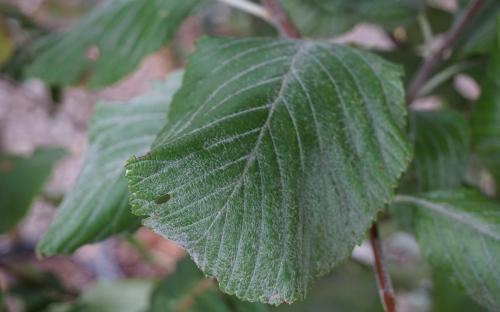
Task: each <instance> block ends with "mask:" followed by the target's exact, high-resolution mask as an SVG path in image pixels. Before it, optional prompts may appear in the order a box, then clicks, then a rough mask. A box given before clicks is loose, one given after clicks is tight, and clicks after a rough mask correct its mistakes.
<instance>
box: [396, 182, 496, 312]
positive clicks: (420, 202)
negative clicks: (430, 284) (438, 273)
mask: <svg viewBox="0 0 500 312" xmlns="http://www.w3.org/2000/svg"><path fill="white" fill-rule="evenodd" d="M397 201H399V202H404V203H409V204H412V205H415V206H416V207H418V208H419V209H418V216H417V219H416V233H417V240H418V242H419V245H420V249H421V250H422V253H423V254H424V255H425V256H426V257H427V258H428V259H429V260H430V262H431V263H432V264H434V265H436V266H437V267H438V268H441V269H444V270H450V271H451V272H452V274H451V276H452V278H453V279H454V280H455V281H456V282H458V283H460V284H461V286H462V287H464V288H465V290H466V291H467V293H468V294H469V295H470V296H471V297H472V298H473V299H474V300H476V301H478V302H479V303H481V304H482V305H484V306H485V307H487V308H488V309H490V310H492V311H499V310H500V296H498V294H500V268H499V267H498V264H499V263H500V204H498V203H496V202H493V201H492V200H491V199H488V198H487V197H485V196H484V195H482V194H480V193H479V192H477V191H475V190H468V189H456V190H449V191H437V192H432V193H426V194H422V195H419V196H418V197H412V196H398V197H397Z"/></svg>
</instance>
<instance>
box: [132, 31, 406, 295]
mask: <svg viewBox="0 0 500 312" xmlns="http://www.w3.org/2000/svg"><path fill="white" fill-rule="evenodd" d="M400 77H401V71H400V70H399V67H397V66H394V65H393V64H390V63H388V62H386V61H385V60H383V59H381V58H379V57H377V56H375V55H373V54H371V53H367V52H364V51H359V50H356V49H351V48H348V47H345V46H342V45H337V44H331V43H328V42H321V41H308V40H304V41H302V40H288V39H274V38H273V39H262V38H245V39H223V38H204V39H201V40H200V41H199V42H198V44H197V48H196V51H195V53H194V54H193V55H191V57H190V60H189V65H188V69H187V73H186V77H185V79H184V83H183V86H182V88H181V89H180V90H179V92H178V93H177V94H176V96H175V98H174V100H173V102H172V106H171V110H170V114H169V118H170V121H171V122H169V124H168V125H167V127H165V128H164V129H163V130H162V131H161V132H160V134H159V136H158V138H157V140H156V142H155V144H154V147H153V149H152V150H151V152H150V153H148V154H147V155H146V156H144V157H140V158H135V159H131V160H130V161H129V162H128V164H127V178H128V181H129V185H130V191H131V196H130V199H131V204H132V208H133V209H134V212H135V213H137V214H139V215H147V216H148V218H147V219H145V220H144V224H146V225H147V226H149V227H151V228H152V229H154V230H155V231H156V232H158V233H161V234H162V235H164V236H165V237H168V238H170V239H172V240H174V241H175V242H177V243H179V244H180V245H181V246H183V247H185V248H186V250H187V251H188V252H189V253H190V255H191V256H192V257H193V259H194V260H195V262H196V263H197V264H198V265H199V266H200V267H201V268H202V269H203V271H204V273H205V274H207V275H210V276H215V277H216V278H217V280H218V282H219V286H220V287H221V289H222V290H223V291H224V292H227V293H229V294H236V295H237V296H238V297H239V298H242V299H246V300H250V301H256V300H262V301H263V302H266V303H271V304H279V303H282V302H293V301H296V300H298V299H302V298H304V297H305V295H306V292H307V288H308V285H309V284H310V283H311V282H312V281H313V280H314V279H315V277H317V276H320V275H323V274H325V273H326V272H328V271H329V270H331V269H332V268H333V267H335V266H336V265H337V264H338V263H339V262H341V261H342V260H344V259H346V258H348V257H349V256H350V254H351V250H352V249H353V248H354V246H355V245H356V244H357V243H359V241H360V240H361V239H362V238H363V237H364V236H365V234H366V230H367V228H368V227H369V226H370V224H371V222H372V220H373V218H375V215H376V214H377V212H378V211H379V210H381V209H382V208H383V207H384V205H385V203H386V202H388V201H389V200H391V198H392V197H393V195H394V193H393V188H394V187H395V185H396V183H397V181H398V179H399V177H400V175H401V174H402V172H403V171H405V170H406V168H407V165H408V163H409V160H410V157H411V151H410V147H409V144H408V143H407V141H406V136H405V135H404V133H403V130H402V129H403V128H404V126H405V122H406V107H405V105H404V99H403V88H402V84H401V79H400ZM331 237H335V239H334V240H332V239H326V238H331Z"/></svg>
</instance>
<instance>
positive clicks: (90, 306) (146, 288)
mask: <svg viewBox="0 0 500 312" xmlns="http://www.w3.org/2000/svg"><path fill="white" fill-rule="evenodd" d="M154 285H155V281H154V280H145V279H144V280H143V279H123V280H118V281H104V282H97V283H96V284H94V285H92V286H90V288H88V289H86V290H85V291H84V292H83V294H82V295H81V296H80V297H79V298H78V300H77V301H76V303H75V304H74V305H72V306H71V308H68V309H67V310H65V311H67V312H118V311H119V312H144V311H145V310H146V309H147V307H148V305H149V298H150V296H151V293H152V291H153V288H154Z"/></svg>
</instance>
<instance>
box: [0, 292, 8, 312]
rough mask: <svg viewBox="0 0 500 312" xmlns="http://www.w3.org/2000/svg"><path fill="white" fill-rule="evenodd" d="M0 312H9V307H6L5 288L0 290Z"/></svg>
mask: <svg viewBox="0 0 500 312" xmlns="http://www.w3.org/2000/svg"><path fill="white" fill-rule="evenodd" d="M0 312H7V308H6V307H5V300H4V294H3V290H0Z"/></svg>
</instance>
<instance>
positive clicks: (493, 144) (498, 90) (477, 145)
mask: <svg viewBox="0 0 500 312" xmlns="http://www.w3.org/2000/svg"><path fill="white" fill-rule="evenodd" d="M497 22H498V23H497V24H498V26H497V28H498V29H497V36H496V39H497V41H496V46H495V49H494V50H493V51H492V52H491V59H490V61H489V63H488V65H487V73H486V76H485V77H484V80H483V81H482V82H481V97H480V98H479V100H478V102H477V103H476V105H475V106H474V110H473V112H472V116H471V132H472V143H473V145H474V150H475V151H476V152H477V153H478V154H479V156H480V157H481V159H482V160H483V161H484V163H485V164H486V165H487V166H488V168H490V170H491V171H492V172H493V174H494V175H495V176H496V178H497V179H498V181H500V17H499V18H498V19H497Z"/></svg>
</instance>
